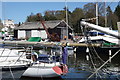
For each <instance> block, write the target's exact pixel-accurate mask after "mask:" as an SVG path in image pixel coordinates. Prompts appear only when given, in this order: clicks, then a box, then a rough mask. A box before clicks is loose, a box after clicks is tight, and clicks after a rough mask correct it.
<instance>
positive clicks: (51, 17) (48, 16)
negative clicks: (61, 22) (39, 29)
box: [44, 11, 57, 21]
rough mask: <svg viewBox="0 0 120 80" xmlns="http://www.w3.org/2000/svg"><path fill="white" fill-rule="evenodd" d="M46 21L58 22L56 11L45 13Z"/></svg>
mask: <svg viewBox="0 0 120 80" xmlns="http://www.w3.org/2000/svg"><path fill="white" fill-rule="evenodd" d="M44 19H45V21H49V20H56V19H57V18H56V16H55V11H45V13H44Z"/></svg>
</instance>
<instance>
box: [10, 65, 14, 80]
mask: <svg viewBox="0 0 120 80" xmlns="http://www.w3.org/2000/svg"><path fill="white" fill-rule="evenodd" d="M9 69H10V73H11V76H12V78H13V80H15V77H14V75H13V73H12V70H11V67H10V66H9Z"/></svg>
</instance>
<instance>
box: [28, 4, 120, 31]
mask: <svg viewBox="0 0 120 80" xmlns="http://www.w3.org/2000/svg"><path fill="white" fill-rule="evenodd" d="M98 12H99V14H98V20H99V25H100V26H103V27H104V26H105V4H104V3H102V2H101V3H98ZM67 14H68V24H69V25H70V26H71V27H72V28H73V29H74V31H75V32H76V33H79V32H80V20H81V19H82V18H85V19H88V18H95V17H96V3H88V4H86V5H84V7H83V9H81V8H75V9H74V10H73V11H72V12H70V11H69V9H68V8H67ZM40 15H41V13H40ZM42 18H43V19H44V20H45V21H49V20H65V21H66V7H64V8H63V10H56V11H54V10H47V11H45V13H44V16H42ZM39 20H40V19H39V17H38V16H37V14H33V13H31V15H29V16H27V19H26V22H36V21H39ZM107 20H108V22H107V23H108V24H107V26H108V27H110V26H111V27H112V28H113V29H117V25H116V23H117V22H118V20H119V21H120V5H118V6H117V7H116V9H115V12H112V10H111V8H110V7H107ZM89 22H90V23H94V24H95V23H96V20H93V21H89Z"/></svg>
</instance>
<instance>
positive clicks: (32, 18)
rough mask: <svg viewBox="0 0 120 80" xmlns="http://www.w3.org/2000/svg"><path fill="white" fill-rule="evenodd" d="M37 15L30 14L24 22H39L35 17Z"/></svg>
mask: <svg viewBox="0 0 120 80" xmlns="http://www.w3.org/2000/svg"><path fill="white" fill-rule="evenodd" d="M37 14H38V13H37ZM37 14H36V15H34V14H31V15H29V16H27V19H26V22H36V21H39V20H40V19H39V17H38V16H37ZM39 14H40V15H41V13H39Z"/></svg>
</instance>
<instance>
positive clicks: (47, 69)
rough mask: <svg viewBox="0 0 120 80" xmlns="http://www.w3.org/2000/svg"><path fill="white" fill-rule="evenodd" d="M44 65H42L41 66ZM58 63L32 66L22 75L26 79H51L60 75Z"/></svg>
mask: <svg viewBox="0 0 120 80" xmlns="http://www.w3.org/2000/svg"><path fill="white" fill-rule="evenodd" d="M43 64H44V65H43ZM58 66H60V64H59V63H57V64H55V63H50V64H49V63H41V64H34V65H33V66H31V67H29V68H28V69H27V70H26V71H25V72H24V73H23V76H27V77H43V78H52V77H58V76H60V75H62V71H61V69H60V68H59V67H58Z"/></svg>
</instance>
